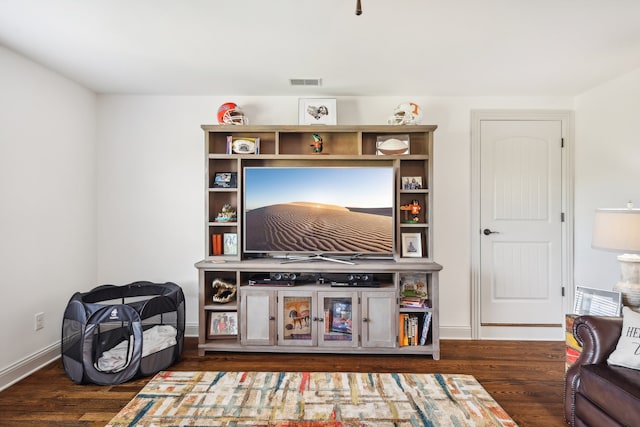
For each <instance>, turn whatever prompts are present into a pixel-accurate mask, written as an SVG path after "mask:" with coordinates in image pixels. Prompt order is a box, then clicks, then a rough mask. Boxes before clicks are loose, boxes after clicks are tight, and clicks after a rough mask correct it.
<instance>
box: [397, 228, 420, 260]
mask: <svg viewBox="0 0 640 427" xmlns="http://www.w3.org/2000/svg"><path fill="white" fill-rule="evenodd" d="M402 257H403V258H421V257H422V235H421V234H420V233H402Z"/></svg>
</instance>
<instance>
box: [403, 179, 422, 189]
mask: <svg viewBox="0 0 640 427" xmlns="http://www.w3.org/2000/svg"><path fill="white" fill-rule="evenodd" d="M402 189H403V190H421V189H422V177H421V176H403V177H402Z"/></svg>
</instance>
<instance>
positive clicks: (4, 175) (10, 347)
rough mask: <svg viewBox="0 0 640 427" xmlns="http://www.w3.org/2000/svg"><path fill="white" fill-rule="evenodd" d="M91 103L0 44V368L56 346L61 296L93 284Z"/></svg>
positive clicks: (68, 84) (67, 83)
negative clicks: (40, 320)
mask: <svg viewBox="0 0 640 427" xmlns="http://www.w3.org/2000/svg"><path fill="white" fill-rule="evenodd" d="M95 100H96V97H95V94H93V93H92V92H90V91H88V90H86V89H84V88H82V87H80V86H78V85H77V84H75V83H73V82H71V81H69V80H67V79H65V78H62V77H60V76H59V75H57V74H55V73H53V72H51V71H49V70H47V69H45V68H43V67H41V66H39V65H37V64H35V63H33V62H31V61H28V60H26V59H24V58H23V57H21V56H19V55H16V54H15V53H13V52H11V51H9V50H7V49H5V48H3V47H1V46H0V121H1V123H0V203H1V208H0V236H1V237H0V272H1V274H2V278H1V279H2V283H1V284H0V301H2V309H1V310H0V325H2V328H0V342H2V351H1V352H0V373H7V372H8V371H11V370H12V369H13V368H15V364H16V363H17V362H19V361H23V360H25V359H28V358H31V357H36V356H37V355H38V354H39V353H42V352H46V350H47V348H49V347H51V346H52V345H56V346H57V345H58V344H57V343H58V342H59V341H60V335H61V325H62V314H63V311H64V307H65V306H66V304H67V301H68V300H69V298H70V297H71V295H72V294H73V293H74V292H75V291H77V290H81V289H86V288H87V287H89V286H94V285H95V277H96V238H95V200H96V199H95V183H96V180H95V154H94V148H95V129H96V127H95V126H96V123H95ZM38 312H44V314H45V328H44V329H42V330H40V331H37V332H36V331H34V315H35V313H38ZM53 354H56V355H58V354H59V348H58V347H55V348H54V349H53ZM1 386H2V382H1V381H0V387H1Z"/></svg>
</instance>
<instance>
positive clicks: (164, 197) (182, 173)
mask: <svg viewBox="0 0 640 427" xmlns="http://www.w3.org/2000/svg"><path fill="white" fill-rule="evenodd" d="M407 100H408V98H406V97H402V98H392V97H358V98H352V97H341V98H338V124H384V123H386V120H387V118H388V116H389V115H391V112H392V110H393V108H394V107H395V106H396V105H397V104H398V103H400V102H404V101H407ZM410 100H412V101H415V102H417V103H419V104H420V105H421V106H422V107H423V110H424V119H423V123H424V124H437V125H438V130H437V131H436V133H435V166H434V167H435V176H434V181H435V185H434V195H435V197H434V222H435V234H434V240H435V249H434V254H435V256H434V259H435V261H436V262H439V263H441V264H442V265H443V266H444V270H443V271H442V274H441V311H440V313H441V325H442V335H443V337H466V338H468V337H470V324H471V319H470V316H471V314H470V305H471V292H470V289H471V284H470V238H469V236H470V231H469V226H470V221H471V218H470V191H471V190H470V188H471V183H470V180H471V177H470V163H471V159H470V151H471V150H470V147H471V143H470V127H471V126H470V117H471V110H472V109H483V108H486V109H496V108H520V109H572V108H573V100H572V99H571V98H422V97H413V98H411V99H410ZM226 101H234V102H236V103H238V105H240V106H241V107H242V109H243V110H244V111H245V113H246V114H247V115H248V116H249V119H250V123H251V124H275V125H291V124H297V121H298V98H297V97H232V98H229V97H225V98H217V97H171V96H100V97H99V102H98V104H99V108H98V111H99V113H98V116H99V122H100V123H99V146H98V171H99V173H98V230H99V232H98V272H99V273H98V279H99V281H100V282H101V283H126V282H129V281H133V280H141V279H144V280H160V281H165V280H170V281H175V282H176V283H178V284H179V285H180V286H182V287H183V289H184V291H185V295H186V297H187V324H188V325H189V324H192V325H194V324H195V323H196V322H197V309H196V307H197V295H198V294H197V272H196V269H195V268H194V266H193V264H194V263H195V262H196V261H198V260H200V259H202V258H203V257H204V146H203V141H204V132H203V131H202V130H201V129H200V125H201V124H215V123H216V111H217V109H218V106H219V105H220V104H222V103H223V102H226Z"/></svg>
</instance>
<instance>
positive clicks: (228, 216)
mask: <svg viewBox="0 0 640 427" xmlns="http://www.w3.org/2000/svg"><path fill="white" fill-rule="evenodd" d="M237 219H238V216H237V214H236V210H235V209H233V208H232V207H231V205H230V204H228V203H227V204H225V205H224V206H222V212H219V213H218V216H216V219H215V221H216V222H233V221H237Z"/></svg>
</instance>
